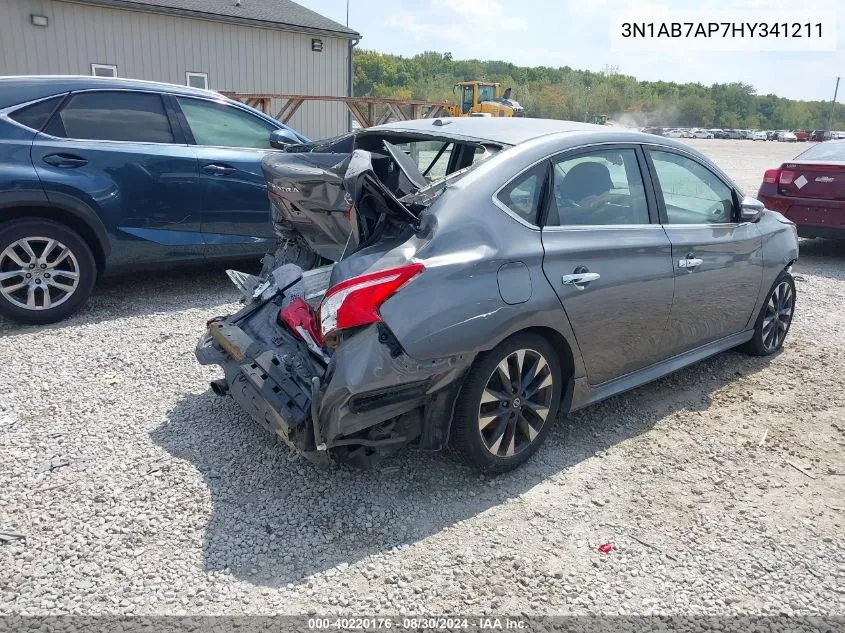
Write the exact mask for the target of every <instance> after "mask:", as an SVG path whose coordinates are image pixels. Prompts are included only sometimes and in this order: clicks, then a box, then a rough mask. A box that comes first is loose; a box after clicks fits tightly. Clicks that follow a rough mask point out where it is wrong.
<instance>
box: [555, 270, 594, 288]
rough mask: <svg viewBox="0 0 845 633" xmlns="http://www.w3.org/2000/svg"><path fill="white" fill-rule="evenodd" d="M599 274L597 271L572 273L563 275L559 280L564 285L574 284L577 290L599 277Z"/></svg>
mask: <svg viewBox="0 0 845 633" xmlns="http://www.w3.org/2000/svg"><path fill="white" fill-rule="evenodd" d="M600 277H601V275H599V274H598V273H574V274H572V275H564V276H563V277H561V281H562V282H563V285H564V286H575V287H576V288H578V290H583V289H584V288H585V286H586V285H587V284H588V283H590V282H592V281H596V280H597V279H599V278H600Z"/></svg>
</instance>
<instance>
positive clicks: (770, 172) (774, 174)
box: [763, 169, 780, 185]
mask: <svg viewBox="0 0 845 633" xmlns="http://www.w3.org/2000/svg"><path fill="white" fill-rule="evenodd" d="M778 176H780V169H767V170H766V173H765V174H763V182H767V183H769V184H770V185H774V184H777V181H778Z"/></svg>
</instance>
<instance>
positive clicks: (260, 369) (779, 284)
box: [197, 118, 798, 472]
mask: <svg viewBox="0 0 845 633" xmlns="http://www.w3.org/2000/svg"><path fill="white" fill-rule="evenodd" d="M419 137H423V138H426V139H429V141H428V142H434V143H437V144H440V146H441V147H440V149H437V150H436V151H433V152H432V153H429V154H428V155H427V156H426V157H425V159H423V160H419V159H415V158H414V154H415V152H413V151H409V152H408V153H406V152H405V151H403V150H402V149H400V145H402V144H404V143H408V142H409V139H412V138H419ZM433 137H436V138H433ZM364 147H366V149H364ZM444 148H445V149H444ZM449 148H452V152H453V156H452V157H450V158H449V163H450V164H453V161H456V160H457V161H459V162H458V163H457V164H456V165H455V166H461V165H465V166H462V167H461V168H460V169H457V170H454V171H451V173H449V170H448V169H446V170H444V171H441V172H440V174H438V175H439V177H438V178H434V179H432V180H429V178H427V177H426V172H428V173H429V174H431V173H432V172H433V168H432V167H431V165H432V164H436V161H437V160H438V159H437V156H439V155H440V154H441V153H442V152H444V151H448V149H449ZM487 148H495V151H493V152H491V153H490V154H489V155H487V156H486V157H484V158H483V160H473V161H472V162H471V164H467V163H468V162H469V161H468V160H467V159H466V156H467V155H469V156H472V155H482V154H481V152H482V151H483V152H485V154H486V153H487ZM292 149H294V150H299V149H304V148H296V147H294V148H292ZM306 149H308V150H310V151H307V152H306V151H287V152H278V153H273V154H270V155H268V156H266V157H265V159H264V161H263V167H264V173H265V178H266V180H267V184H268V188H269V190H270V192H271V194H272V196H273V200H274V205H275V206H277V207H279V208H280V211H279V212H280V213H288V212H291V211H292V210H294V209H296V210H298V211H299V212H300V213H301V215H300V216H299V219H300V221H301V222H302V223H303V224H304V225H307V226H308V227H309V232H308V233H307V234H303V235H304V237H305V239H306V240H308V242H309V244H310V245H311V246H312V247H313V248H314V249H315V250H316V249H319V248H323V247H326V248H333V249H337V248H338V247H339V245H340V244H341V242H344V245H343V253H342V254H343V257H342V259H340V260H339V261H338V263H336V264H335V265H334V266H333V268H331V269H330V270H331V271H330V273H329V271H328V269H327V270H326V272H325V274H326V275H328V279H327V280H326V281H325V284H324V287H323V288H321V289H320V290H319V291H316V292H315V290H314V283H313V275H314V274H315V271H312V272H311V273H302V272H301V271H300V270H299V269H298V268H297V267H295V266H292V265H290V264H286V265H283V266H281V267H279V268H278V269H277V270H276V271H275V272H274V274H273V275H272V279H271V280H270V282H269V284H266V283H264V284H261V285H260V286H257V287H256V286H255V284H251V285H250V287H255V288H256V289H255V291H254V292H253V294H252V295H250V298H251V301H250V302H249V303H248V304H247V305H246V306H245V307H244V308H243V309H242V310H241V311H239V312H238V313H236V314H233V315H230V316H227V317H225V318H222V319H219V320H215V321H213V322H211V323H210V324H209V325H208V332H207V334H206V336H205V337H203V339H202V340H201V341H200V343H199V345H198V347H197V358H198V359H199V361H200V362H201V363H203V364H216V365H219V366H220V367H222V369H223V372H224V376H225V378H223V379H222V380H220V381H217V382H215V383H214V390H215V392H217V393H218V394H220V395H226V394H229V395H231V397H233V398H234V399H235V400H236V401H237V402H238V403H239V404H240V405H241V406H242V407H243V409H244V410H245V411H247V412H248V413H249V414H250V415H251V416H252V417H253V418H254V419H255V420H256V421H257V422H259V423H260V424H262V425H263V426H265V427H266V428H268V429H269V430H270V431H272V432H274V433H276V434H278V435H279V436H280V437H281V438H282V439H283V440H285V441H287V442H289V443H290V444H291V445H292V446H294V447H295V448H296V449H297V450H298V451H300V452H301V453H302V454H303V455H305V456H306V457H307V458H308V459H311V460H313V461H315V462H318V463H324V462H326V461H328V460H331V459H334V460H337V461H343V462H350V463H354V464H372V463H374V462H377V461H378V460H379V459H380V458H382V457H383V456H384V455H386V454H389V453H391V452H393V451H395V450H397V449H398V448H399V447H401V446H403V445H405V444H407V443H410V442H415V443H417V444H418V445H419V446H420V447H421V448H423V449H426V450H438V449H441V448H444V447H449V448H450V449H451V451H452V452H454V453H455V454H456V455H458V456H459V457H460V458H461V459H463V460H465V461H466V462H468V463H469V464H470V465H472V466H474V467H476V468H478V469H481V470H483V471H488V472H501V471H504V470H509V469H511V468H514V467H516V466H518V465H519V464H521V463H522V462H524V461H525V460H526V459H528V458H529V457H530V456H531V455H532V454H533V453H534V452H535V451H536V450H537V449H538V447H539V445H540V444H541V443H542V442H543V440H544V439H545V437H546V436H547V435H548V433H549V431H550V428H551V426H552V424H553V422H554V420H555V418H556V416H557V414H558V412H559V411H561V410H563V411H572V410H575V409H579V408H581V407H585V406H588V405H589V404H592V403H594V402H597V401H599V400H602V399H604V398H607V397H609V396H611V395H614V394H617V393H620V392H622V391H625V390H627V389H631V388H633V387H635V386H638V385H641V384H643V383H645V382H648V381H650V380H654V379H655V378H657V377H659V376H662V375H665V374H667V373H669V372H671V371H674V370H675V369H678V368H680V367H683V366H686V365H688V364H690V363H693V362H696V361H698V360H700V359H702V358H705V357H707V356H710V355H712V354H715V353H718V352H720V351H723V350H726V349H729V348H732V347H736V346H743V347H744V349H746V350H747V351H749V352H751V353H753V354H760V355H767V354H772V353H774V352H776V351H777V350H778V349H780V347H781V345H782V344H783V341H784V337H785V336H786V334H787V332H788V330H789V326H790V323H791V319H792V312H793V309H794V305H795V287H794V284H793V281H792V277H791V276H790V273H789V269H790V266H791V264H792V263H793V262H794V261H795V259H796V258H797V256H798V244H797V238H796V233H795V226H794V225H793V224H792V223H791V222H790V221H789V220H787V219H785V218H784V217H783V216H782V215H780V214H779V213H776V212H772V211H766V210H764V208H763V205H762V204H761V203H759V202H758V201H756V200H754V199H751V198H745V197H744V196H743V194H742V192H741V191H740V190H739V188H738V187H737V186H736V185H735V184H734V183H733V182H732V181H731V180H730V179H729V178H728V177H727V176H726V175H725V174H724V173H722V172H721V171H720V170H719V169H718V168H717V167H715V166H714V165H713V164H712V163H711V162H710V161H708V160H707V159H706V158H704V157H703V156H702V155H701V154H700V153H698V152H697V151H695V150H694V149H692V148H690V147H688V146H687V145H684V144H682V143H679V142H675V141H672V140H671V139H657V138H656V137H654V136H651V135H646V134H641V133H636V132H624V131H617V130H613V129H608V128H597V127H596V126H592V125H587V124H580V123H572V122H567V121H544V120H537V119H521V120H520V119H507V118H488V119H481V118H466V119H455V120H450V121H445V122H438V121H433V122H432V121H428V120H418V121H405V122H400V123H392V124H388V125H384V126H378V127H375V128H371V129H370V130H368V131H367V132H366V135H363V134H362V135H360V136H358V137H357V138H356V139H355V140H354V142H352V143H347V145H346V149H345V150H343V151H340V149H339V146H338V144H337V143H327V144H315V145H313V146H308V147H307V148H306ZM434 149H435V148H432V150H434ZM346 152H348V153H346ZM455 152H457V154H455ZM419 154H422V152H419ZM343 156H345V158H342V157H343ZM455 156H457V158H455ZM462 157H463V158H462ZM319 233H322V234H323V235H322V237H318V234H319ZM332 254H333V253H332ZM306 287H310V288H311V289H310V290H308V289H307V288H306ZM309 302H310V304H313V305H316V306H318V307H316V308H312V307H310V305H309ZM631 332H636V333H637V335H636V336H635V337H632V336H631Z"/></svg>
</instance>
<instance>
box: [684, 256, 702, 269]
mask: <svg viewBox="0 0 845 633" xmlns="http://www.w3.org/2000/svg"><path fill="white" fill-rule="evenodd" d="M703 261H704V260H701V259H698V258H697V257H685V258H684V259H679V260H678V268H687V269H689V270H692V269H693V268H698V267H699V266H701V264H702V263H703Z"/></svg>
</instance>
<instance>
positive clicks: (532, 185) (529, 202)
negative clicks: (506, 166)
mask: <svg viewBox="0 0 845 633" xmlns="http://www.w3.org/2000/svg"><path fill="white" fill-rule="evenodd" d="M546 168H547V164H546V163H545V162H542V163H540V164H539V165H536V166H534V167H532V168H531V169H529V170H528V171H526V172H524V173H522V174H520V175H519V176H517V177H516V178H515V179H514V180H512V181H511V182H510V183H508V184H507V185H505V186H504V187H503V188H502V190H501V191H499V193H498V195H497V197H498V199H499V201H500V202H501V203H502V204H504V205H505V206H506V207H507V208H508V209H510V210H511V211H512V212H513V213H514V214H515V215H517V216H519V217H520V218H522V219H523V220H525V221H526V222H528V223H529V224H537V211H538V209H539V206H540V196H541V195H542V193H543V183H544V182H545V180H546Z"/></svg>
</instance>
